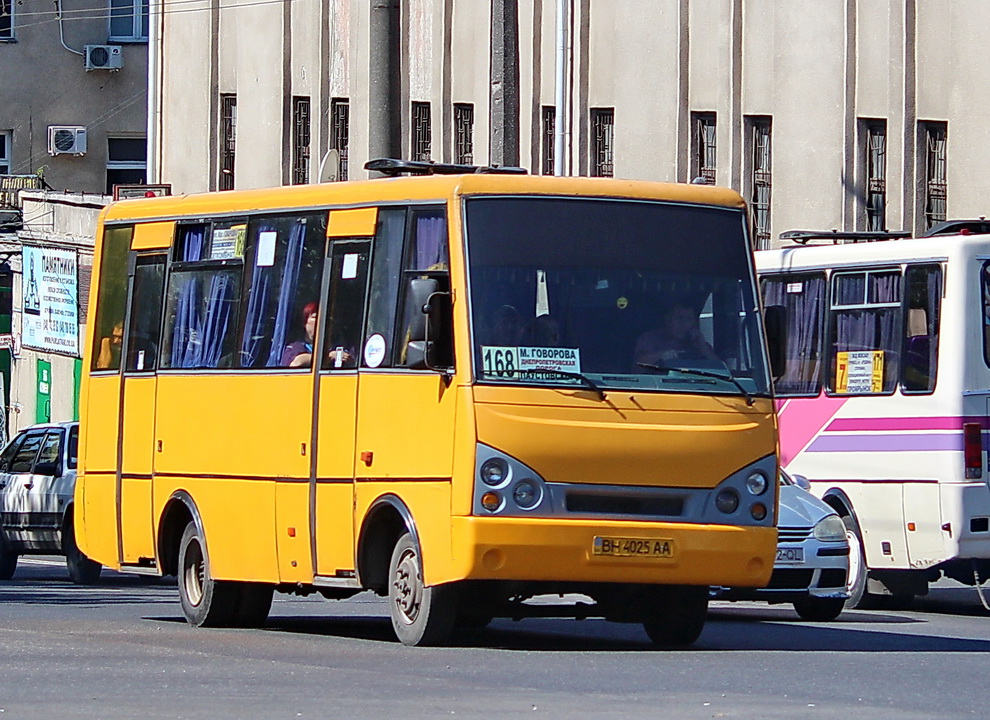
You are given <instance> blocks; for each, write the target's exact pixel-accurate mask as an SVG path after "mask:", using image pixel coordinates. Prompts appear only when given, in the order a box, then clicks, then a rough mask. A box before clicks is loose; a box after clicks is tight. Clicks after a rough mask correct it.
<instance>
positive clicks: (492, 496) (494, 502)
mask: <svg viewBox="0 0 990 720" xmlns="http://www.w3.org/2000/svg"><path fill="white" fill-rule="evenodd" d="M481 507H483V508H485V510H487V511H488V512H497V511H498V510H499V508H501V507H502V496H501V495H499V494H498V493H497V492H494V491H492V490H489V491H488V492H486V493H485V494H484V495H482V496H481Z"/></svg>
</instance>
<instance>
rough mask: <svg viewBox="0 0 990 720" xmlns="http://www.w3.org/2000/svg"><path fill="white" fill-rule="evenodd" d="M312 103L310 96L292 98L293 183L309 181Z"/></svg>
mask: <svg viewBox="0 0 990 720" xmlns="http://www.w3.org/2000/svg"><path fill="white" fill-rule="evenodd" d="M309 123H310V105H309V98H308V97H295V98H292V184H293V185H305V184H306V183H308V182H309V135H310V124H309Z"/></svg>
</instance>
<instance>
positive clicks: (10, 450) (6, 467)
mask: <svg viewBox="0 0 990 720" xmlns="http://www.w3.org/2000/svg"><path fill="white" fill-rule="evenodd" d="M23 439H24V437H23V436H18V437H15V438H14V439H13V440H11V441H10V444H8V445H7V447H5V448H4V450H3V454H0V472H10V461H11V460H13V459H14V456H15V455H16V454H17V448H18V447H19V446H20V444H21V440H23Z"/></svg>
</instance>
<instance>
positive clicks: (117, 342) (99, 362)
mask: <svg viewBox="0 0 990 720" xmlns="http://www.w3.org/2000/svg"><path fill="white" fill-rule="evenodd" d="M123 346H124V321H123V320H121V321H120V322H118V323H117V324H115V325H114V326H113V330H111V331H110V337H105V338H103V339H102V340H101V341H100V354H99V355H97V356H96V369H97V370H115V369H117V368H119V367H120V350H121V348H122V347H123Z"/></svg>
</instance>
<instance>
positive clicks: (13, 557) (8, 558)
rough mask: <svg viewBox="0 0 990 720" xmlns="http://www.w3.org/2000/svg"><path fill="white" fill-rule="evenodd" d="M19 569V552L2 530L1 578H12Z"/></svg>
mask: <svg viewBox="0 0 990 720" xmlns="http://www.w3.org/2000/svg"><path fill="white" fill-rule="evenodd" d="M16 569H17V553H16V552H14V551H13V550H12V549H11V547H10V545H8V544H7V539H6V538H5V537H4V536H3V533H2V532H0V580H10V579H11V578H12V577H14V571H15V570H16Z"/></svg>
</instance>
